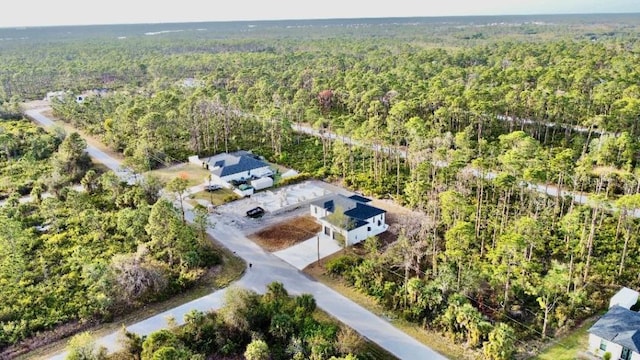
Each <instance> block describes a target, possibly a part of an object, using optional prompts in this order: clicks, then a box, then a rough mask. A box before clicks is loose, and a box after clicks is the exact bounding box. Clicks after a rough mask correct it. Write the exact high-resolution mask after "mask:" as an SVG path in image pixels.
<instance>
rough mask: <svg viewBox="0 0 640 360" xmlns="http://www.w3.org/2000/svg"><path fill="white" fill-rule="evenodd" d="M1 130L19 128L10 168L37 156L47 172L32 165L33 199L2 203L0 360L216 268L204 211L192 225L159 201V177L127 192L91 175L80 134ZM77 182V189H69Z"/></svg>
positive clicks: (114, 180) (25, 127)
mask: <svg viewBox="0 0 640 360" xmlns="http://www.w3.org/2000/svg"><path fill="white" fill-rule="evenodd" d="M0 126H2V127H3V128H5V129H6V128H10V129H20V130H21V131H20V132H19V133H18V135H15V139H16V141H15V142H12V143H6V144H10V146H9V145H8V146H7V148H9V151H8V154H9V156H10V157H11V158H10V161H12V160H15V159H16V158H24V159H25V160H24V161H26V162H27V164H34V161H36V160H35V159H33V158H34V152H35V153H36V154H37V153H39V152H43V153H42V154H43V156H44V155H48V156H49V158H48V159H43V160H39V161H41V162H46V161H48V165H44V164H42V165H39V167H40V170H39V171H41V173H40V174H39V175H38V176H37V179H35V180H34V183H33V185H32V188H31V191H30V195H31V197H32V201H30V202H20V201H18V198H19V195H15V194H18V193H17V192H14V193H12V195H11V196H9V198H8V199H7V200H6V202H5V203H4V205H3V206H0V290H1V292H2V294H3V303H2V306H0V325H1V328H2V331H0V349H2V351H3V353H2V354H4V355H3V356H12V355H11V354H13V355H16V354H18V353H19V352H20V351H24V348H23V347H21V346H18V345H16V344H18V343H20V342H21V341H23V340H25V339H27V338H30V337H31V336H33V335H35V334H38V333H42V332H45V331H47V330H52V329H56V328H58V327H60V328H62V329H65V328H66V329H67V330H69V331H72V332H73V331H77V330H78V329H82V328H85V327H86V326H89V325H91V324H92V323H95V322H96V321H105V320H109V319H112V318H113V317H114V316H117V315H120V314H122V313H124V312H127V311H131V309H133V308H137V307H139V306H141V305H143V304H146V303H147V302H149V301H154V300H159V299H163V298H166V297H167V296H168V295H171V294H175V293H177V292H179V291H181V290H182V289H185V288H187V287H189V286H191V285H193V284H195V283H196V282H197V281H198V279H199V278H200V277H201V276H202V275H203V274H204V273H205V271H206V269H207V268H208V267H210V266H213V265H215V264H218V263H219V262H220V256H219V254H218V253H217V251H215V250H214V249H213V248H212V246H211V244H210V243H209V242H208V240H207V239H206V238H205V237H204V236H202V233H203V232H204V231H206V216H207V212H206V210H204V209H198V210H196V221H195V225H194V226H191V225H189V224H187V223H185V221H184V219H183V217H182V216H181V214H180V212H179V210H178V209H176V208H175V207H174V206H173V204H172V203H171V202H169V201H167V200H165V199H160V195H159V191H160V190H161V189H162V187H163V184H162V183H161V182H160V181H159V180H157V179H153V178H149V179H146V180H145V181H143V182H141V183H140V184H137V185H127V184H126V183H123V182H122V181H121V180H120V179H119V178H118V177H117V176H116V175H115V174H114V173H112V172H107V173H103V174H100V173H98V172H97V171H96V170H94V169H92V168H91V163H90V161H88V157H87V155H86V152H85V151H84V148H85V146H86V143H85V142H84V140H83V139H82V138H80V137H79V135H78V134H77V133H72V134H69V135H68V136H65V137H64V139H63V140H61V141H59V140H56V139H57V138H56V137H55V135H54V134H49V133H46V132H44V131H43V130H41V129H40V128H38V127H37V126H36V125H34V124H31V123H30V122H28V121H26V120H22V121H19V122H0ZM6 134H12V132H9V131H7V132H6ZM56 144H57V145H56ZM5 151H6V149H5ZM18 154H22V156H19V155H18ZM3 155H5V157H6V153H5V154H3ZM87 161H88V162H87ZM35 164H38V163H35ZM21 174H22V177H23V178H24V179H29V177H30V176H31V174H30V173H29V172H24V173H21ZM78 182H79V183H80V184H81V185H82V191H77V190H74V189H72V188H71V187H70V184H74V183H75V184H77V183H78ZM16 191H17V190H16ZM45 192H51V193H52V194H53V195H54V196H51V197H44V196H43V194H44V193H45ZM62 325H64V326H62ZM61 331H64V330H61ZM60 335H61V334H55V333H54V334H50V335H49V336H50V337H51V338H49V339H44V341H50V340H52V339H53V338H55V337H57V336H60ZM62 335H64V334H62Z"/></svg>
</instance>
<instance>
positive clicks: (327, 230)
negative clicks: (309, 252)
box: [324, 226, 331, 236]
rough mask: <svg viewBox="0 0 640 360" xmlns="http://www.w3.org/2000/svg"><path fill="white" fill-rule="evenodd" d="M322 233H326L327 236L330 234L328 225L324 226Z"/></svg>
mask: <svg viewBox="0 0 640 360" xmlns="http://www.w3.org/2000/svg"><path fill="white" fill-rule="evenodd" d="M324 234H325V235H327V236H329V235H330V234H331V231H330V230H329V227H328V226H325V227H324Z"/></svg>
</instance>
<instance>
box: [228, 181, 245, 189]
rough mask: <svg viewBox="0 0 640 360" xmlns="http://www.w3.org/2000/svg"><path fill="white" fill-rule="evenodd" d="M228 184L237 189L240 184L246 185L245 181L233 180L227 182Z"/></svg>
mask: <svg viewBox="0 0 640 360" xmlns="http://www.w3.org/2000/svg"><path fill="white" fill-rule="evenodd" d="M229 183H230V184H231V185H233V186H235V187H238V186H240V185H242V184H246V183H247V181H246V180H235V179H234V180H231V181H229Z"/></svg>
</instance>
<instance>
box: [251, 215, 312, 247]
mask: <svg viewBox="0 0 640 360" xmlns="http://www.w3.org/2000/svg"><path fill="white" fill-rule="evenodd" d="M320 229H321V226H320V224H318V223H317V222H316V221H315V219H314V218H313V216H311V215H303V216H298V217H296V218H293V219H291V220H287V221H283V222H280V223H277V224H275V225H271V226H269V227H268V228H266V229H263V230H260V231H258V232H256V233H254V234H252V235H249V239H251V240H253V241H254V242H255V243H257V244H258V245H260V246H261V247H262V248H264V249H265V250H268V251H271V252H273V251H278V250H282V249H286V248H288V247H291V246H293V245H295V244H297V243H299V242H302V241H305V240H307V239H309V238H311V237H313V236H314V235H315V234H316V233H317V232H319V231H320Z"/></svg>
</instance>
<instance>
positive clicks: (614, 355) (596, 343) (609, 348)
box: [589, 334, 640, 360]
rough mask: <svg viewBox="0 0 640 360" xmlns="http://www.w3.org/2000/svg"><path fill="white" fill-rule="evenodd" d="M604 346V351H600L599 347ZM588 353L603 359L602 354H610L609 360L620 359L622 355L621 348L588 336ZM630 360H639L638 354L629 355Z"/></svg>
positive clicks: (593, 336) (590, 335) (599, 338)
mask: <svg viewBox="0 0 640 360" xmlns="http://www.w3.org/2000/svg"><path fill="white" fill-rule="evenodd" d="M601 344H604V345H605V350H601V349H600V345H601ZM589 352H591V353H592V354H595V355H596V356H599V357H603V356H604V353H606V352H609V353H611V359H615V360H617V359H620V355H622V346H621V345H618V344H614V343H612V342H611V341H607V340H603V339H602V338H601V337H599V336H596V335H593V334H589ZM631 360H640V354H638V353H637V352H632V353H631Z"/></svg>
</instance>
